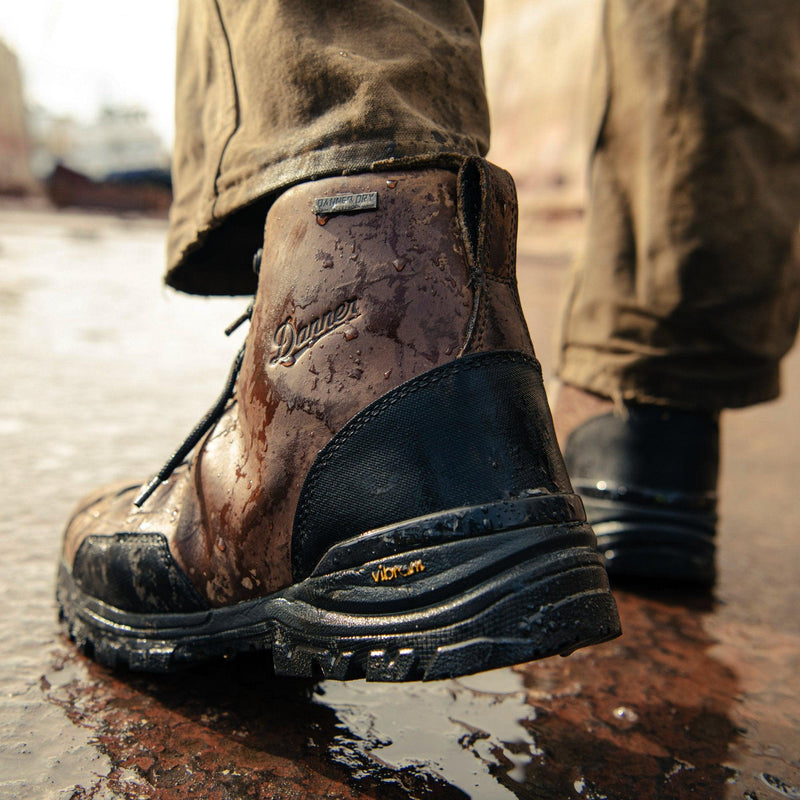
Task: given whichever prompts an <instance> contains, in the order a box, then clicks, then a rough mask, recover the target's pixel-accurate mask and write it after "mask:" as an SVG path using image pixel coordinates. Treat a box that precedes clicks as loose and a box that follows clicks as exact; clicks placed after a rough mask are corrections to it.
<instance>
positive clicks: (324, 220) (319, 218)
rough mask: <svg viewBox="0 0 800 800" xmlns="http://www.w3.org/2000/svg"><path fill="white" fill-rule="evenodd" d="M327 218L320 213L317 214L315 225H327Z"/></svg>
mask: <svg viewBox="0 0 800 800" xmlns="http://www.w3.org/2000/svg"><path fill="white" fill-rule="evenodd" d="M327 224H328V218H327V217H323V216H322V214H317V225H327Z"/></svg>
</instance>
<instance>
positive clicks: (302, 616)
mask: <svg viewBox="0 0 800 800" xmlns="http://www.w3.org/2000/svg"><path fill="white" fill-rule="evenodd" d="M515 239H516V198H515V192H514V186H513V182H512V180H511V178H510V176H509V175H508V174H507V173H505V172H503V171H502V170H500V169H498V168H496V167H493V166H490V165H489V164H487V163H486V162H485V161H483V160H481V159H470V160H469V161H467V162H466V163H465V164H464V165H463V167H462V168H461V170H460V172H459V174H458V176H456V175H455V174H453V173H451V172H448V171H444V170H433V169H430V170H421V171H411V172H397V173H382V174H367V175H359V176H355V177H346V178H328V179H325V180H320V181H316V182H312V183H306V184H302V185H299V186H296V187H294V188H292V189H290V190H288V191H287V192H286V193H285V194H283V195H282V196H281V197H280V198H279V199H278V200H277V201H276V202H275V204H274V205H273V207H272V209H271V210H270V212H269V215H268V218H267V223H266V228H265V234H264V248H263V257H262V261H261V268H260V279H259V280H260V284H259V289H258V293H257V295H256V300H255V305H254V308H253V311H252V321H251V328H250V332H249V335H248V338H247V342H246V345H245V348H244V350H243V354H242V356H241V357H240V359H238V360H237V364H236V365H235V368H234V370H233V372H232V375H231V379H230V381H229V391H228V392H226V393H225V394H224V395H223V398H222V399H221V401H220V403H219V404H218V407H217V410H216V411H215V412H213V413H212V414H210V416H209V418H208V420H207V421H206V424H205V425H202V426H200V428H199V429H198V431H197V433H196V434H195V436H193V437H190V440H189V441H188V443H187V447H186V448H183V449H182V450H179V451H178V453H177V455H176V457H175V458H173V459H172V463H171V464H170V465H169V466H168V468H167V469H166V470H165V471H162V473H161V474H160V475H159V477H158V479H157V480H155V481H153V482H151V484H150V489H148V490H146V491H145V492H141V491H140V487H139V486H138V485H126V486H122V487H117V488H114V489H111V490H107V491H105V492H102V493H100V494H98V495H95V496H94V497H91V498H89V499H88V500H86V501H85V502H84V503H83V504H82V505H81V506H80V508H79V510H78V512H77V513H76V514H75V516H74V517H73V518H72V520H71V522H70V523H69V526H68V528H67V532H66V536H65V541H64V553H63V561H62V564H61V567H60V571H59V577H58V600H59V603H60V606H61V610H62V614H63V616H64V617H65V618H66V620H67V622H68V625H69V629H70V632H71V634H72V636H73V637H74V639H75V640H76V642H77V643H78V644H79V645H80V646H81V647H83V648H84V649H85V650H86V651H88V652H89V653H92V654H93V655H94V656H95V657H96V658H98V659H99V660H100V661H102V662H104V663H107V664H118V663H123V664H127V665H129V666H130V667H132V668H134V669H144V670H170V669H173V668H175V667H178V666H181V665H183V664H190V663H193V662H197V661H200V660H203V659H208V658H211V657H214V656H219V655H222V654H229V653H237V652H241V651H247V650H271V651H272V657H273V660H274V663H275V668H276V671H277V672H278V673H279V674H286V675H317V674H322V675H324V676H326V677H331V678H351V677H358V676H363V675H366V677H367V678H368V679H370V680H411V679H418V678H425V679H432V678H442V677H446V676H452V675H461V674H466V673H471V672H476V671H480V670H483V669H490V668H493V667H499V666H502V665H507V664H513V663H517V662H521V661H527V660H530V659H534V658H539V657H542V656H547V655H552V654H556V653H562V654H564V653H568V652H570V651H572V650H574V649H575V648H577V647H581V646H583V645H586V644H590V643H593V642H600V641H603V640H606V639H608V638H611V637H613V636H616V635H617V634H618V633H619V621H618V618H617V613H616V608H615V605H614V601H613V598H612V596H611V594H610V592H609V589H608V582H607V578H606V574H605V570H604V568H603V566H602V562H601V560H600V558H599V556H598V555H597V554H596V552H595V540H594V536H593V534H592V532H591V530H590V528H589V527H588V526H587V525H586V523H585V518H584V514H583V508H582V505H581V502H580V500H579V499H578V498H577V497H576V496H575V495H574V494H573V493H572V488H571V486H570V482H569V478H568V477H567V473H566V470H565V467H564V463H563V460H562V458H561V455H560V452H559V450H558V446H557V444H556V441H555V435H554V433H553V426H552V421H551V417H550V412H549V409H548V406H547V401H546V399H545V395H544V390H543V387H542V380H541V372H540V367H539V364H538V362H537V361H536V359H535V358H534V355H533V348H532V346H531V342H530V338H529V336H528V332H527V328H526V326H525V322H524V320H523V317H522V312H521V309H520V304H519V297H518V294H517V288H516V279H515V271H514V270H515V267H514V260H515ZM206 428H209V430H208V432H207V433H205V434H204V435H203V433H204V430H205V429H206ZM195 440H198V441H197V443H196V446H195V447H194V449H193V450H192V452H191V454H190V455H189V458H188V460H185V461H184V463H181V464H180V465H177V462H180V461H182V460H183V456H184V454H185V452H186V450H187V449H188V448H189V447H191V445H192V444H194V443H195ZM173 467H174V469H173ZM151 489H154V491H152V495H151V496H148V494H149V492H150V490H151ZM137 494H139V498H138V502H139V503H140V504H141V507H137V506H136V505H135V504H134V500H135V499H136V497H137Z"/></svg>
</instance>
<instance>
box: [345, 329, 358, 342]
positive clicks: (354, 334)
mask: <svg viewBox="0 0 800 800" xmlns="http://www.w3.org/2000/svg"><path fill="white" fill-rule="evenodd" d="M344 339H345V341H346V342H352V341H353V339H358V331H357V330H356V329H355V328H345V329H344Z"/></svg>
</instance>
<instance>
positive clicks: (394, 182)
mask: <svg viewBox="0 0 800 800" xmlns="http://www.w3.org/2000/svg"><path fill="white" fill-rule="evenodd" d="M386 185H387V186H388V187H389V188H390V189H394V187H395V186H397V181H396V180H387V181H386Z"/></svg>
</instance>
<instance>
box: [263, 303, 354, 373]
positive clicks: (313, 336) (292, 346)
mask: <svg viewBox="0 0 800 800" xmlns="http://www.w3.org/2000/svg"><path fill="white" fill-rule="evenodd" d="M360 314H361V312H360V311H359V310H358V298H357V297H353V298H351V299H350V300H345V301H344V302H343V303H340V304H339V305H338V306H336V308H334V309H331V310H330V311H326V312H325V313H324V314H321V315H320V316H319V317H315V318H314V319H312V320H311V322H309V323H308V325H303V327H302V328H298V327H297V326H296V325H295V323H294V321H293V320H292V318H291V317H289V319H287V320H286V322H284V323H283V325H281V326H280V327H279V328H278V330H276V331H275V334H274V335H273V337H272V345H273V348H274V349H275V355H274V356H273V357H272V358H271V359H270V362H269V363H270V365H271V366H273V367H274V366H277V365H278V364H281V365H282V366H284V367H290V366H291V365H292V364H294V362H295V360H296V358H297V356H298V355H299V354H300V353H302V352H303V350H305V349H306V348H308V347H311V345H312V344H314V342H317V341H319V340H320V339H321V338H322V337H323V336H325V335H326V334H328V333H330V332H331V331H333V330H336V328H339V327H341V326H342V325H344V324H345V323H346V322H349V321H350V320H351V319H354V318H355V317H357V316H359V315H360Z"/></svg>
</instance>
